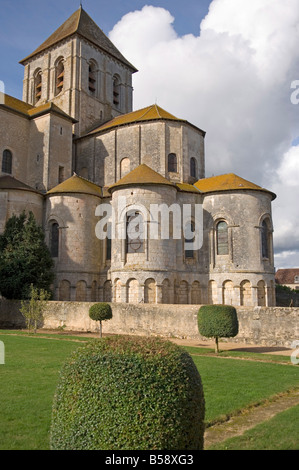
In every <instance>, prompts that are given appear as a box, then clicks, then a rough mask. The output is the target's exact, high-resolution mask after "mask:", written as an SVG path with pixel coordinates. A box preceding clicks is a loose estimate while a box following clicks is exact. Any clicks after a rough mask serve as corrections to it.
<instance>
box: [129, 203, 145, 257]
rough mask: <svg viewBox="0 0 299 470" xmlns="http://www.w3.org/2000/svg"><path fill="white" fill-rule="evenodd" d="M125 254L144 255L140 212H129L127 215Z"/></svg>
mask: <svg viewBox="0 0 299 470" xmlns="http://www.w3.org/2000/svg"><path fill="white" fill-rule="evenodd" d="M126 251H127V253H144V226H143V217H142V214H140V212H136V211H131V212H129V213H128V215H127V243H126Z"/></svg>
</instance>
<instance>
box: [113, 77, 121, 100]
mask: <svg viewBox="0 0 299 470" xmlns="http://www.w3.org/2000/svg"><path fill="white" fill-rule="evenodd" d="M113 104H114V105H115V106H116V107H118V106H119V104H120V78H119V76H118V75H114V77H113Z"/></svg>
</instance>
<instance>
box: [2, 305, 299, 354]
mask: <svg viewBox="0 0 299 470" xmlns="http://www.w3.org/2000/svg"><path fill="white" fill-rule="evenodd" d="M91 305H93V304H92V303H88V302H49V303H48V305H47V308H46V310H45V313H44V319H43V324H42V325H40V326H41V327H42V328H44V329H50V330H55V329H56V330H57V329H59V328H60V329H61V328H63V329H65V331H68V332H85V333H86V332H92V333H95V332H97V331H98V325H97V324H96V322H94V321H92V320H91V319H90V317H89V313H88V312H89V308H90V306H91ZM111 307H112V311H113V317H112V319H111V320H108V321H105V322H104V324H103V331H104V334H129V335H145V336H163V337H166V338H167V337H168V338H183V339H195V340H198V341H200V342H201V343H202V342H205V341H207V338H205V337H202V336H201V335H200V334H199V332H198V326H197V313H198V309H199V307H200V305H155V304H151V305H144V304H143V305H141V304H127V303H113V304H111ZM236 310H237V315H238V323H239V332H238V335H237V336H235V337H234V338H229V339H223V341H229V342H235V343H240V344H244V343H245V344H257V345H264V346H281V347H286V348H291V349H292V347H293V346H292V345H293V344H294V343H296V342H297V341H298V337H299V308H286V307H236ZM0 328H26V325H25V320H24V317H22V315H21V314H20V312H19V304H18V303H17V302H13V301H2V302H1V301H0Z"/></svg>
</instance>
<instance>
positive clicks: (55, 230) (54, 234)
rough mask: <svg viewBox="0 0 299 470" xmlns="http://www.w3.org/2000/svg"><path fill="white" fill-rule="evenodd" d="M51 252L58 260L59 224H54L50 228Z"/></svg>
mask: <svg viewBox="0 0 299 470" xmlns="http://www.w3.org/2000/svg"><path fill="white" fill-rule="evenodd" d="M50 252H51V256H52V258H58V255H59V224H58V223H57V222H52V223H51V226H50Z"/></svg>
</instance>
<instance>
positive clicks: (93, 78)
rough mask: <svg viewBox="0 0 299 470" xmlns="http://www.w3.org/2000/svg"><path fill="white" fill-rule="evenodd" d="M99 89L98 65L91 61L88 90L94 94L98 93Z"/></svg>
mask: <svg viewBox="0 0 299 470" xmlns="http://www.w3.org/2000/svg"><path fill="white" fill-rule="evenodd" d="M96 88H97V64H96V63H95V61H93V60H91V61H90V62H89V67H88V89H89V91H90V92H91V93H92V94H95V93H96Z"/></svg>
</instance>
